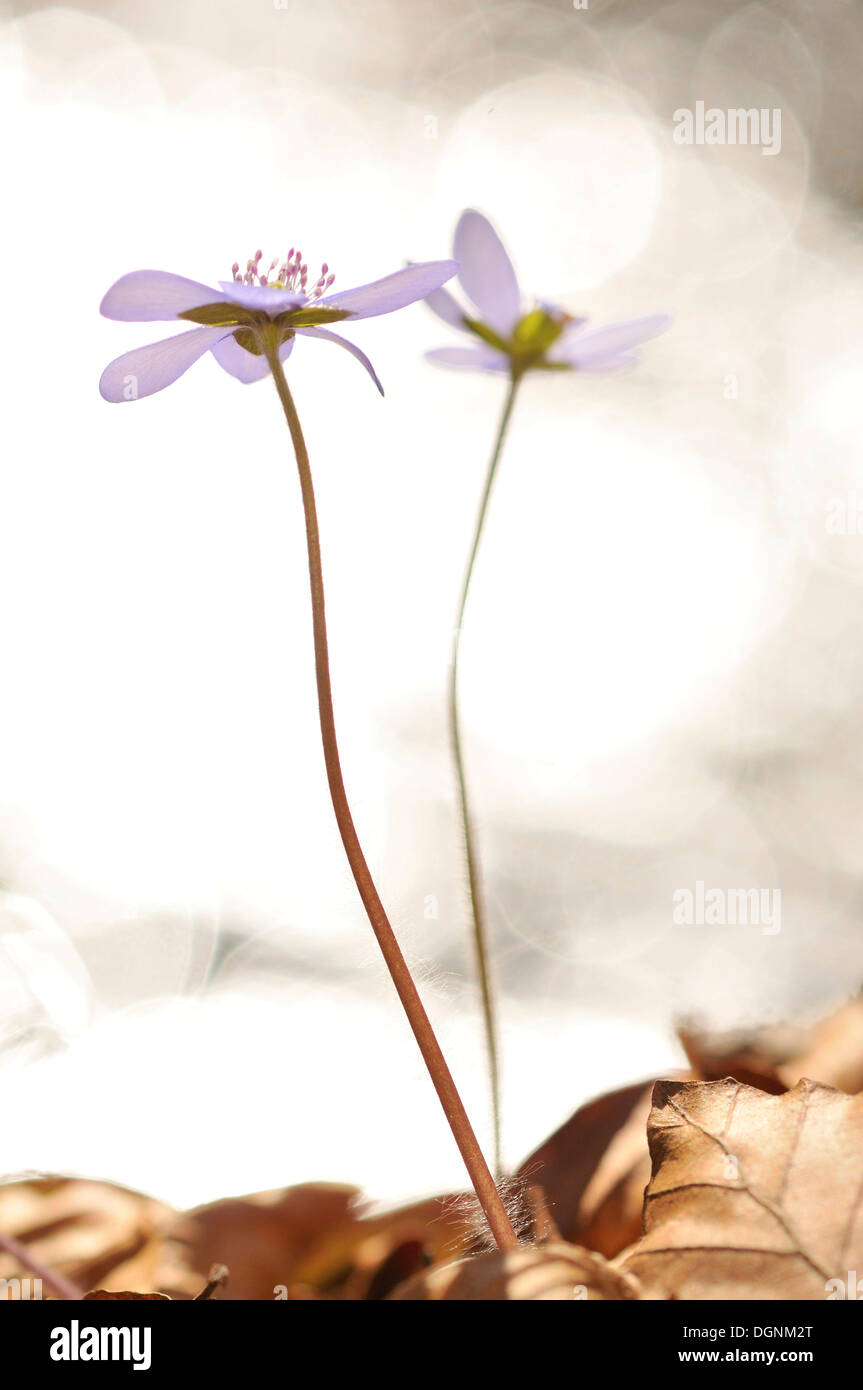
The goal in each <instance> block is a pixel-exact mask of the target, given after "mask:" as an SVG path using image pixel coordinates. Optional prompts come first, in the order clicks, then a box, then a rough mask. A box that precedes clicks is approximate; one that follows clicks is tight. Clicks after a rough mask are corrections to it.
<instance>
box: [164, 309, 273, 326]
mask: <svg viewBox="0 0 863 1390" xmlns="http://www.w3.org/2000/svg"><path fill="white" fill-rule="evenodd" d="M177 318H178V319H188V321H189V323H202V324H204V325H205V326H206V327H207V328H230V327H231V325H232V324H236V323H246V324H248V323H254V322H255V315H254V314H253V313H252V311H251V310H250V309H244V308H243V307H242V306H241V305H239V304H202V305H200V307H199V308H197V309H185V310H184V311H183V313H182V314H178V315H177Z"/></svg>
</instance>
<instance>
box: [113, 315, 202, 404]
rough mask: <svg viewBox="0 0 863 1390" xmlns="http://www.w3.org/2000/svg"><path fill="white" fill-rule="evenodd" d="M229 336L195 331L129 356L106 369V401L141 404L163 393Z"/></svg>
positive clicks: (117, 360)
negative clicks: (155, 393)
mask: <svg viewBox="0 0 863 1390" xmlns="http://www.w3.org/2000/svg"><path fill="white" fill-rule="evenodd" d="M224 336H225V330H224V328H193V329H192V330H191V332H190V333H177V334H176V335H175V336H174V337H173V338H165V339H163V340H162V342H160V343H150V344H149V345H148V346H147V347H140V348H135V349H134V351H133V352H125V353H124V354H123V356H122V357H117V358H115V359H114V361H113V362H111V363H109V365H108V366H107V367H106V368H105V370H104V372H103V373H102V379H101V381H100V382H99V390H100V392H101V394H102V396H103V397H104V398H105V400H106V401H115V402H118V401H137V400H139V399H140V398H141V397H142V396H152V395H153V393H154V392H156V391H162V390H164V388H165V387H166V386H170V385H171V383H172V382H173V381H176V380H177V378H178V377H180V376H182V375H183V373H184V372H185V371H188V369H189V367H191V365H192V363H193V362H197V360H198V358H199V357H202V356H203V354H204V353H205V352H206V351H207V348H211V347H212V346H213V345H214V343H217V342H218V341H219V339H220V338H223V337H224Z"/></svg>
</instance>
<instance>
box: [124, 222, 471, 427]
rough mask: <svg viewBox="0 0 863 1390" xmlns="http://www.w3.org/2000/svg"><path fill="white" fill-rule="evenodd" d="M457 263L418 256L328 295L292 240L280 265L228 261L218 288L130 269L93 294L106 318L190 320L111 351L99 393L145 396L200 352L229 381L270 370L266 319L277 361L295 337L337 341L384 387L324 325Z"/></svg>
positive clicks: (431, 286) (397, 295) (423, 292)
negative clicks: (185, 327)
mask: <svg viewBox="0 0 863 1390" xmlns="http://www.w3.org/2000/svg"><path fill="white" fill-rule="evenodd" d="M456 269H457V266H456V263H455V261H427V262H424V263H421V264H418V265H411V266H408V267H407V268H406V269H404V270H397V271H396V272H395V274H393V275H386V276H384V278H383V279H382V280H374V281H372V283H371V284H369V285H360V286H359V287H358V288H357V289H353V290H342V291H341V292H340V293H336V294H329V293H327V291H328V290H329V289H330V286H331V285H332V283H333V280H334V278H335V277H334V276H333V274H332V273H331V271H330V269H329V267H328V266H327V264H326V262H325V263H324V265H323V266H322V267H321V273H320V275H319V276H318V279H317V280H316V281H315V283H314V284H313V285H312V286H311V288H309V285H308V273H309V272H308V266H307V265H306V264H305V262H304V261H303V258H302V255H301V254H300V252H299V251H295V250H293V248H292V249H291V250H290V251H289V252H288V255H287V256H286V257H285V260H284V261H283V262H282V264H281V265H278V263H277V262H276V261H273V263H272V265H271V266H270V268H269V270H268V271H266V272H262V271H261V252H260V251H258V252H257V254H256V255H255V256H254V257H253V258H252V259H251V260H250V261H248V263H247V266H246V270H245V273H244V274H242V275H241V274H240V268H239V265H237V264H235V265H234V266H233V270H232V275H233V279H231V280H220V281H219V285H220V289H218V290H214V289H210V287H209V286H208V285H200V284H198V283H197V281H195V280H185V279H183V277H182V276H181V275H171V274H169V273H168V272H167V271H163V270H133V271H132V272H131V274H129V275H124V276H122V277H121V279H119V280H118V281H117V282H116V284H114V285H112V286H111V288H110V289H109V291H108V293H107V294H106V295H105V298H104V299H103V300H102V304H101V311H102V313H103V314H104V315H105V317H106V318H109V319H120V320H122V321H123V322H127V323H145V322H147V323H148V322H152V321H154V320H162V321H164V320H169V319H180V320H182V321H184V322H186V323H193V324H196V325H198V326H197V327H196V328H193V329H192V330H191V331H190V332H188V333H178V334H176V335H175V336H174V337H172V338H166V339H163V340H162V341H161V342H159V343H151V344H149V346H147V347H141V348H135V349H134V351H132V352H127V353H124V354H123V356H122V357H118V358H116V359H115V360H114V361H113V362H111V363H110V365H109V366H107V367H106V368H105V370H104V372H103V373H102V378H101V381H100V382H99V390H100V391H101V393H102V395H103V396H104V398H105V400H106V401H129V400H137V399H138V398H139V397H141V396H152V395H153V393H154V392H155V391H161V390H163V389H164V387H166V386H170V385H171V383H172V382H174V381H176V380H177V378H178V377H181V376H182V375H183V373H184V372H185V371H187V370H188V368H189V367H191V365H192V363H193V362H197V360H198V358H199V357H202V356H203V355H204V353H205V352H207V351H209V352H212V354H213V356H214V357H215V359H216V361H217V362H218V363H219V365H220V366H221V367H224V369H225V371H226V372H230V374H231V376H235V377H236V378H237V380H238V381H242V382H246V383H248V382H251V381H259V380H261V378H263V377H265V376H267V375H268V373H269V370H270V369H269V366H268V365H267V359H266V357H265V356H264V352H263V347H262V342H261V330H262V329H264V328H266V330H267V332H268V333H269V332H271V331H272V325H273V324H275V325H276V327H277V328H278V329H279V331H280V339H281V345H280V348H279V355H280V357H281V359H282V361H284V360H285V358H286V357H288V356H289V354H290V353H291V351H292V349H293V346H294V342H295V341H296V338H297V337H298V336H303V337H306V338H319V339H322V340H323V341H325V342H328V343H338V345H339V347H343V348H345V349H346V351H348V352H350V353H351V354H352V355H353V356H354V357H356V358H357V360H358V361H360V362H362V364H363V366H364V367H365V369H366V371H367V372H368V373H369V375H370V376H371V378H372V381H373V382H374V383H375V385H376V386H377V388H378V390H379V391H380V392H381V395H383V387H382V386H381V384H380V382H379V381H378V378H377V376H376V375H375V371H374V368H373V367H372V364H371V362H370V361H369V359H368V358H367V357H366V355H365V353H364V352H361V351H360V349H359V348H358V347H356V346H355V345H354V344H353V343H350V342H348V340H347V339H346V338H342V337H341V336H340V335H339V334H337V333H333V332H331V331H330V328H329V326H328V325H331V324H333V323H338V322H340V321H341V320H343V319H368V318H374V317H375V316H376V315H378V314H390V313H392V312H393V310H395V309H403V308H404V307H405V305H407V304H413V303H414V302H415V301H416V300H418V299H425V298H426V296H427V295H428V294H430V293H431V292H433V291H435V290H439V289H440V287H441V285H443V283H444V281H446V280H449V279H450V278H451V277H452V276H453V275H454V274H455V272H456Z"/></svg>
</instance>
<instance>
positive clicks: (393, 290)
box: [317, 261, 458, 319]
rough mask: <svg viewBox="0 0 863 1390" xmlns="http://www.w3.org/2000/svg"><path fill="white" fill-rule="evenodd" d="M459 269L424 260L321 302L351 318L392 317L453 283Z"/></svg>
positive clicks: (445, 263) (454, 264) (446, 262)
mask: <svg viewBox="0 0 863 1390" xmlns="http://www.w3.org/2000/svg"><path fill="white" fill-rule="evenodd" d="M457 270H458V266H457V265H456V263H455V261H420V262H418V263H417V264H416V265H409V266H405V268H404V270H397V271H395V272H394V274H392V275H385V276H384V278H383V279H382V280H373V281H372V282H371V284H369V285H359V286H358V287H357V289H355V290H343V291H342V292H341V294H330V295H327V296H326V297H325V298H324V299H319V300H318V301H317V302H318V304H322V305H325V307H326V308H327V309H345V310H347V312H348V313H349V314H350V316H351V318H355V319H371V318H374V317H375V315H377V314H391V313H392V312H393V311H394V310H395V309H404V308H405V306H406V305H407V304H414V303H415V302H416V300H418V299H426V298H427V297H428V296H429V295H430V294H431V293H432V292H433V291H434V290H438V289H440V287H441V285H442V284H443V283H444V282H445V281H446V280H451V279H452V277H453V276H454V275H455V273H456V271H457Z"/></svg>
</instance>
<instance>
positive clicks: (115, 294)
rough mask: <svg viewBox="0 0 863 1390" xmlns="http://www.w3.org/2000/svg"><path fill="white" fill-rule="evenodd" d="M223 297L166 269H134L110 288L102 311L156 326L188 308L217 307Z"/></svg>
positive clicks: (109, 316) (127, 320)
mask: <svg viewBox="0 0 863 1390" xmlns="http://www.w3.org/2000/svg"><path fill="white" fill-rule="evenodd" d="M224 298H225V296H224V295H222V294H220V293H219V291H218V290H214V289H212V288H211V286H209V285H201V284H199V283H198V281H197V280H185V279H184V278H183V276H182V275H172V274H171V273H170V272H169V271H167V270H133V271H131V273H130V274H129V275H122V276H121V277H120V279H119V280H117V281H116V282H115V283H114V284H113V285H112V286H111V288H110V289H109V291H108V293H107V294H106V295H105V298H104V299H103V300H102V303H101V304H100V306H99V309H100V312H101V313H103V314H104V315H105V318H106V319H119V320H120V321H121V322H122V323H153V322H157V321H159V320H163V321H164V320H167V319H175V318H176V317H177V315H178V314H184V313H185V312H186V311H187V310H188V309H200V307H201V305H202V304H218V303H220V302H221V300H223V299H224Z"/></svg>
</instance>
